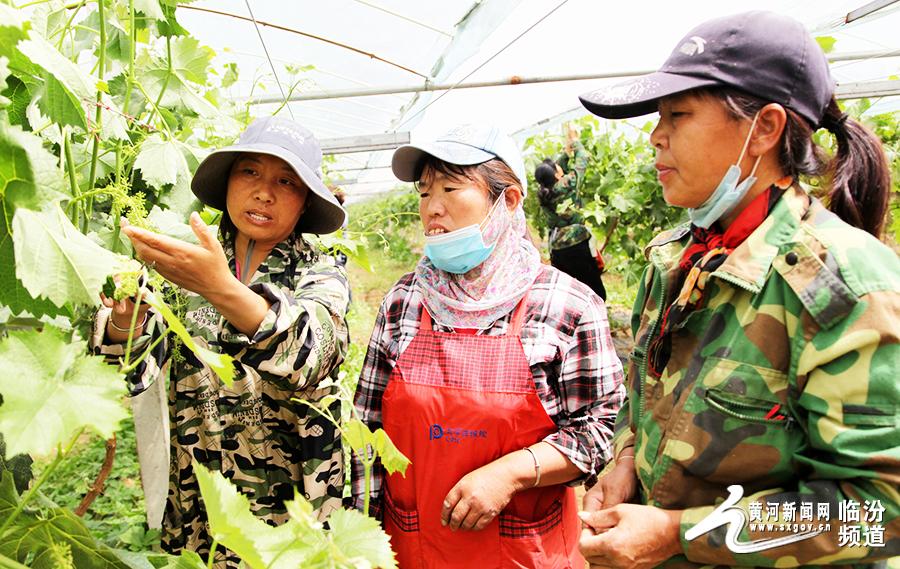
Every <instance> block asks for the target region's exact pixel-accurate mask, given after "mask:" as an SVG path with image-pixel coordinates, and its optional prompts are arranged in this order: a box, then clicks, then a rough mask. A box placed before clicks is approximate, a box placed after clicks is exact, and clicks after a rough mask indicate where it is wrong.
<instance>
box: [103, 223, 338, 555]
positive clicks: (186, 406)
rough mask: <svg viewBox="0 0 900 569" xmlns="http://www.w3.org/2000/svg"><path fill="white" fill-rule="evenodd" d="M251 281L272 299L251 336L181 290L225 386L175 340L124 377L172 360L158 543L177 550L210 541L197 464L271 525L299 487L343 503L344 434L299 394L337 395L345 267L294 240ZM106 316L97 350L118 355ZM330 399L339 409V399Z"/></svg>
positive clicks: (154, 332)
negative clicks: (223, 367) (229, 380)
mask: <svg viewBox="0 0 900 569" xmlns="http://www.w3.org/2000/svg"><path fill="white" fill-rule="evenodd" d="M223 247H224V248H225V253H226V256H227V257H228V259H229V264H230V266H231V270H232V273H234V269H235V263H234V250H233V247H232V245H231V242H230V240H224V239H223ZM250 288H251V289H252V290H253V291H255V292H256V293H257V294H260V295H262V296H263V297H264V298H265V299H266V300H267V301H268V302H269V303H270V305H271V306H270V309H269V311H268V313H267V314H266V316H265V317H264V318H263V321H262V323H261V324H260V325H259V329H258V330H257V331H256V333H255V334H254V335H253V337H252V338H251V337H248V336H247V335H245V334H243V333H241V332H239V331H238V330H237V329H235V328H234V327H233V326H232V325H231V324H230V323H228V322H226V321H225V320H224V319H223V318H222V317H221V316H220V315H219V313H218V311H217V310H216V309H215V307H213V306H212V305H211V304H210V303H209V302H208V301H206V299H204V298H203V297H201V296H199V295H197V294H194V293H191V292H188V291H181V293H182V294H183V295H184V297H185V301H186V305H187V315H186V317H185V318H184V320H183V321H184V324H185V326H186V327H187V329H188V331H189V332H190V333H191V336H192V337H193V338H194V341H195V342H197V344H198V345H200V346H201V347H204V348H208V349H211V350H214V351H217V352H224V353H227V354H229V355H231V356H232V357H234V360H235V362H234V363H235V381H234V383H233V384H232V386H231V387H226V386H225V385H223V384H222V382H221V381H220V380H219V378H218V377H217V376H216V375H215V374H214V373H213V372H212V370H211V369H210V368H209V367H208V366H206V365H204V364H203V363H202V362H201V361H199V360H198V359H197V358H196V357H195V356H194V355H193V353H192V352H191V351H190V350H188V349H187V348H184V347H180V348H178V349H177V353H176V354H173V343H174V342H172V341H171V338H172V337H171V336H167V337H166V338H165V339H164V340H163V341H162V342H161V343H160V344H159V345H158V346H157V347H156V348H155V349H153V351H152V353H151V355H150V356H149V357H148V358H147V360H146V361H145V362H143V363H142V364H141V365H140V367H139V368H138V369H137V370H136V371H135V372H134V373H133V374H131V376H130V377H129V380H130V381H131V383H132V391H133V393H134V394H137V393H140V392H141V391H143V390H144V389H146V388H147V387H148V386H149V385H150V383H151V382H153V381H155V380H157V379H159V378H162V377H164V374H165V371H166V369H167V368H168V367H170V366H171V375H170V380H169V381H170V383H169V415H170V422H171V449H172V457H171V464H170V473H169V495H168V501H167V504H166V509H165V515H164V519H163V547H164V549H166V550H167V551H170V552H173V553H174V552H177V551H179V550H181V549H183V548H186V549H189V550H194V551H198V552H201V555H203V556H204V558H205V552H208V550H209V546H210V545H211V540H210V538H209V535H208V531H207V525H206V516H205V514H204V511H203V506H202V503H201V501H200V496H199V489H198V486H197V479H196V477H195V475H194V473H193V471H192V468H191V461H192V460H196V461H198V462H199V463H201V464H203V465H204V466H206V467H207V468H210V469H212V470H214V471H218V472H221V473H222V474H224V475H225V477H227V478H228V479H230V480H231V482H232V483H234V484H235V485H237V487H238V488H239V489H240V491H241V493H242V494H244V495H245V496H247V497H248V498H249V499H250V505H251V509H252V510H253V512H254V513H255V514H256V515H257V516H258V517H260V518H262V519H263V520H265V521H267V522H269V523H275V524H277V523H281V522H284V521H286V520H287V519H288V515H287V513H286V511H285V509H284V501H285V500H289V499H292V498H293V497H294V492H295V491H297V492H299V493H301V494H302V495H304V496H305V497H306V498H307V499H308V500H310V501H311V502H312V504H313V506H314V507H315V508H316V509H317V513H318V517H319V519H321V520H324V519H325V518H326V517H327V516H328V514H330V513H331V512H332V511H333V510H335V509H336V508H339V507H341V496H342V492H343V485H344V474H343V465H344V461H343V455H342V449H341V442H340V435H339V433H338V432H337V429H336V428H335V427H334V425H332V424H331V423H329V422H328V421H327V420H325V419H323V418H322V417H321V416H320V415H319V414H318V413H315V412H311V411H310V410H309V408H308V407H307V406H305V405H303V404H301V403H298V402H296V401H294V398H298V399H305V400H307V401H310V402H316V401H319V400H321V399H322V398H323V397H325V396H327V395H331V394H334V393H335V392H336V391H337V387H336V384H335V383H334V381H331V380H336V379H337V373H338V366H339V364H340V363H341V361H342V360H343V357H344V354H345V351H346V347H347V343H348V333H347V325H346V321H345V315H346V311H347V306H348V295H349V291H348V285H347V279H346V275H345V273H344V272H343V270H342V269H339V268H338V267H336V266H335V264H334V261H333V259H332V258H331V257H327V256H325V255H320V254H319V253H318V252H316V251H315V250H314V249H313V248H312V246H311V245H309V244H308V243H307V242H306V241H305V240H303V239H302V238H301V237H298V236H292V237H291V238H289V239H288V240H286V241H284V242H282V243H280V244H279V245H277V246H276V247H275V248H274V249H273V250H272V252H271V253H270V254H269V257H268V258H267V259H266V260H265V261H264V262H263V263H262V264H261V265H260V266H259V268H258V269H257V272H256V274H255V275H254V276H253V278H252V279H251V281H250ZM108 315H109V311H108V310H102V311H101V312H100V313H99V314H98V316H97V318H96V319H95V329H94V335H93V342H92V343H93V345H94V346H95V351H97V352H98V353H100V352H102V353H104V354H107V355H109V356H119V355H121V354H122V353H123V347H122V345H121V344H109V345H103V341H104V331H105V329H106V320H107V318H108ZM147 328H148V331H147V332H146V333H145V334H144V335H143V336H142V337H141V338H140V339H139V340H138V341H137V343H136V346H135V347H134V348H133V350H132V351H133V352H134V353H135V354H139V353H141V351H142V350H143V349H144V348H145V347H146V346H147V345H149V344H150V343H151V342H153V341H154V340H155V339H156V338H158V336H159V334H160V330H162V329H163V328H164V326H163V321H162V318H161V317H159V316H153V318H151V319H150V320H149V323H148V326H147ZM332 407H333V408H332V409H331V411H332V413H333V414H334V415H335V416H340V403H339V402H335V403H333V404H332ZM221 551H222V549H221V548H220V549H219V550H217V552H221ZM226 555H227V556H228V560H227V563H225V559H224V556H222V557H220V556H219V555H217V563H216V566H217V567H226V566H227V567H237V564H238V560H237V558H236V557H235V556H234V555H233V554H231V553H227V554H226Z"/></svg>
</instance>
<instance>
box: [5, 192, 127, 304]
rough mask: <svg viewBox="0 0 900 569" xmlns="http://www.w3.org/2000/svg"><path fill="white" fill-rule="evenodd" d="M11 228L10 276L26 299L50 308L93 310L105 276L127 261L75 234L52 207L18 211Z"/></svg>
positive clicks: (80, 234)
mask: <svg viewBox="0 0 900 569" xmlns="http://www.w3.org/2000/svg"><path fill="white" fill-rule="evenodd" d="M12 227H13V236H12V237H13V246H14V248H15V257H16V276H17V277H18V278H19V280H21V281H22V284H23V285H24V286H25V289H26V290H27V291H28V293H29V294H31V295H32V296H33V297H35V298H38V297H45V298H47V299H49V300H50V301H51V302H53V304H55V305H56V306H64V305H65V304H66V303H72V304H73V305H78V304H86V305H89V306H98V305H99V304H100V291H101V290H102V288H103V283H104V282H106V277H107V276H108V275H110V274H113V273H115V272H117V271H118V270H119V269H120V268H121V267H122V266H123V265H124V264H126V263H127V261H128V259H127V258H126V257H124V256H122V255H117V254H115V253H113V252H111V251H108V250H106V249H104V248H103V247H101V246H100V245H97V244H96V243H94V242H93V241H91V240H90V239H89V238H88V237H86V236H85V235H84V234H82V233H81V232H79V231H78V229H76V228H75V226H74V225H72V222H71V221H69V218H67V217H66V216H65V215H63V212H62V210H61V209H60V208H59V207H57V206H56V205H51V206H50V207H48V208H47V209H45V210H44V211H43V212H40V213H39V212H35V211H31V210H28V209H23V208H19V209H17V210H16V213H15V216H14V217H13V223H12Z"/></svg>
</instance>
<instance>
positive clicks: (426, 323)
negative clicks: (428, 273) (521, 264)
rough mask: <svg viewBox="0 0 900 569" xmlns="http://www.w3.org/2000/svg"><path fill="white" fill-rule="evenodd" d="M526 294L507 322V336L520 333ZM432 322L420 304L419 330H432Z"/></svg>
mask: <svg viewBox="0 0 900 569" xmlns="http://www.w3.org/2000/svg"><path fill="white" fill-rule="evenodd" d="M527 301H528V292H527V291H526V292H525V296H523V297H522V300H520V301H519V303H518V304H517V305H516V308H515V311H514V312H513V315H512V319H510V322H509V329H508V330H507V332H506V333H507V335H512V336H518V335H519V333H520V332H521V331H522V322H524V320H525V305H526V304H528V302H527ZM432 329H433V328H432V322H431V315H430V314H428V309H427V308H425V303H422V315H421V316H420V317H419V330H432Z"/></svg>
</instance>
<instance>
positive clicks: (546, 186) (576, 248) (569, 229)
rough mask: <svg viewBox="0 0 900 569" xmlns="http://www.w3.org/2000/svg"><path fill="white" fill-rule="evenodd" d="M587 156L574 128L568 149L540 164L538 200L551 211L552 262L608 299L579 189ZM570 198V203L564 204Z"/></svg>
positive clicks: (567, 143) (535, 174)
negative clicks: (555, 157)
mask: <svg viewBox="0 0 900 569" xmlns="http://www.w3.org/2000/svg"><path fill="white" fill-rule="evenodd" d="M570 154H574V156H569V155H570ZM587 158H588V156H587V151H586V150H585V149H584V145H582V144H581V141H580V140H578V133H577V132H576V131H575V130H574V129H571V128H570V129H569V140H568V142H566V152H564V153H563V154H562V155H560V157H559V158H558V159H557V160H556V161H553V160H552V159H550V158H547V159H545V160H544V161H543V162H541V163H540V164H538V166H537V168H535V170H534V178H535V180H536V181H537V183H538V184H540V187H541V188H540V190H539V191H538V201H539V202H540V204H541V207H542V208H543V209H544V211H545V212H546V214H547V226H548V227H549V228H550V264H552V265H553V266H554V267H556V268H557V269H559V270H561V271H563V272H564V273H567V274H569V275H570V276H572V277H574V278H576V279H578V280H579V281H581V282H583V283H584V284H586V285H587V286H589V287H590V288H591V289H592V290H593V291H594V292H595V293H597V296H599V297H600V298H602V299H604V300H606V289H605V288H604V287H603V281H602V280H601V279H600V268H599V267H598V266H597V259H596V258H595V257H594V256H593V255H592V254H591V248H590V245H589V242H590V239H591V232H590V230H588V228H587V226H586V225H585V224H584V217H583V216H582V215H581V208H582V207H583V204H582V202H581V196H580V195H579V190H580V189H581V183H582V181H583V179H584V170H585V167H586V166H587ZM566 200H569V203H566V204H565V205H563V202H566Z"/></svg>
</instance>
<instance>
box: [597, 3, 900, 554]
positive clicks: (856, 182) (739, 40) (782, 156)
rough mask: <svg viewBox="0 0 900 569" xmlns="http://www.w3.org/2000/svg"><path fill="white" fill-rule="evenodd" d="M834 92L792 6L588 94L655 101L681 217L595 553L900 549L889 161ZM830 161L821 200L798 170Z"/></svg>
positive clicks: (622, 104) (654, 279)
mask: <svg viewBox="0 0 900 569" xmlns="http://www.w3.org/2000/svg"><path fill="white" fill-rule="evenodd" d="M833 92H834V83H833V81H832V80H831V77H830V74H829V71H828V64H827V61H826V59H825V57H824V55H823V53H822V52H821V50H820V49H819V47H818V46H817V44H816V43H815V42H814V41H813V40H812V38H811V37H809V35H808V34H807V32H806V31H805V29H804V28H803V26H802V25H801V24H799V23H798V22H796V21H794V20H791V19H789V18H786V17H783V16H780V15H776V14H772V13H766V12H749V13H745V14H739V15H735V16H729V17H725V18H720V19H716V20H711V21H708V22H705V23H703V24H701V25H700V26H698V27H697V28H695V29H694V30H692V31H691V32H689V33H688V34H687V36H686V37H685V39H683V40H682V41H681V42H680V43H679V44H678V46H677V48H676V49H675V50H674V51H673V53H672V55H671V56H670V57H669V59H668V61H667V62H666V63H665V64H664V66H663V67H662V68H661V71H660V72H657V73H654V74H652V75H650V76H647V77H643V78H640V79H636V80H632V81H630V82H627V83H625V84H620V85H617V86H614V87H612V88H610V89H606V90H600V91H596V92H593V93H589V94H586V95H584V96H582V102H583V103H584V104H585V106H587V107H588V109H589V110H591V111H592V112H594V113H595V114H598V115H600V116H604V117H607V118H622V117H628V116H637V115H640V114H646V113H649V112H653V111H654V110H658V111H659V113H660V119H659V122H658V124H657V126H656V128H655V130H654V131H653V133H652V135H651V138H650V140H651V142H652V144H653V145H654V146H655V147H656V149H657V163H656V167H657V169H658V171H659V180H660V183H661V185H662V188H663V193H664V195H665V198H666V200H667V201H668V202H669V203H670V204H672V205H675V206H679V207H685V208H688V210H689V213H690V218H691V225H690V226H687V225H685V226H683V227H680V228H678V229H675V230H673V231H669V232H665V233H663V234H661V235H659V236H658V237H657V238H656V239H654V240H653V241H652V242H651V243H650V244H649V245H648V247H647V249H646V254H647V258H648V260H649V262H650V265H649V267H648V268H647V270H646V272H645V275H644V278H643V281H642V283H641V287H640V290H639V292H638V296H637V301H636V303H635V310H634V315H633V319H632V328H633V331H634V334H635V349H634V353H633V357H632V359H631V364H630V369H629V372H628V382H629V402H628V403H627V404H626V405H625V406H624V407H623V408H622V410H621V412H620V413H619V419H618V421H617V433H616V445H615V446H616V452H615V456H616V459H615V463H616V466H615V467H614V468H613V469H612V470H611V471H610V472H609V473H608V474H607V475H606V476H604V477H603V478H602V479H601V481H600V482H599V483H598V484H597V486H596V487H595V488H594V489H592V490H591V491H590V492H589V493H588V495H587V496H586V498H585V510H587V511H586V512H584V513H582V519H583V521H584V522H585V524H586V529H585V530H584V532H583V533H582V538H581V550H582V552H583V553H584V555H585V557H586V558H587V559H588V560H589V562H590V563H591V567H629V568H641V567H653V566H657V565H665V566H666V567H675V566H678V567H696V566H699V565H707V566H709V565H715V566H757V567H795V566H817V565H842V566H858V565H859V566H862V565H865V566H869V565H870V564H872V563H884V562H883V561H879V560H886V559H888V558H891V557H892V556H896V555H897V554H898V553H900V517H898V514H900V504H898V490H897V486H898V482H900V430H898V421H897V403H898V380H897V377H898V371H900V369H898V364H900V361H898V337H900V318H898V316H900V294H898V291H900V264H898V260H897V256H896V255H895V253H894V252H892V251H891V250H890V249H889V248H887V247H886V246H885V245H883V244H882V243H881V242H879V240H878V239H877V237H878V236H879V235H880V233H881V231H882V228H883V224H884V217H885V213H886V209H887V200H888V195H889V192H890V176H889V170H888V167H887V161H886V158H885V155H884V151H883V150H882V148H881V144H880V142H879V141H878V139H877V138H876V137H875V136H874V135H873V134H872V133H871V132H869V131H868V130H866V129H865V128H864V127H863V126H862V125H860V124H859V123H857V122H855V121H853V120H851V119H848V118H847V115H845V114H843V113H842V112H841V110H840V108H839V107H838V105H837V103H836V102H835V100H834V98H833ZM819 127H822V128H826V129H828V130H829V131H830V132H831V133H832V134H833V135H834V137H835V140H836V143H837V145H836V146H837V152H836V156H835V158H834V160H833V161H832V162H831V163H827V164H826V163H825V162H824V161H823V159H822V154H821V153H820V151H819V149H818V147H816V145H815V144H814V142H813V141H812V138H811V137H812V133H813V131H814V130H815V129H816V128H819ZM736 157H737V158H738V159H737V162H736V163H735V162H734V159H735V158H736ZM725 172H727V174H726V175H725V177H724V178H722V175H723V173H725ZM825 173H827V174H828V178H827V183H828V184H829V185H830V188H829V192H828V194H827V196H826V198H825V202H826V203H828V207H827V208H826V207H825V206H824V205H823V204H822V202H820V201H819V200H818V199H816V198H815V197H812V196H810V195H809V194H808V193H807V192H806V191H804V190H803V189H802V188H801V186H800V185H799V184H798V178H799V176H801V175H807V176H820V175H822V174H825ZM739 181H740V183H738V182H739ZM723 499H724V501H723ZM628 502H636V503H628ZM748 522H749V524H748Z"/></svg>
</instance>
